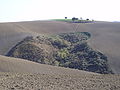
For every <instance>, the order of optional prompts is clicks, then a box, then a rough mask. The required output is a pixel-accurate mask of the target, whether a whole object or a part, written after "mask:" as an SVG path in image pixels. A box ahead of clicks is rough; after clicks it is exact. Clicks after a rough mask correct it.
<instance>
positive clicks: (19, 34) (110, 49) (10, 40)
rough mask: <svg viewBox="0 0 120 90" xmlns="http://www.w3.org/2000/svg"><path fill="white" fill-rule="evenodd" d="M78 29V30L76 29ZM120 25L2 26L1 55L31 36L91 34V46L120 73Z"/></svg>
mask: <svg viewBox="0 0 120 90" xmlns="http://www.w3.org/2000/svg"><path fill="white" fill-rule="evenodd" d="M76 28H77V29H76ZM119 28H120V23H113V22H95V23H87V24H71V23H66V22H59V21H31V22H17V23H16V22H14V23H1V24H0V54H2V55H3V54H6V53H7V51H8V50H9V49H10V48H11V47H13V46H14V45H15V44H17V43H18V41H21V40H22V39H23V38H25V37H26V36H28V35H31V34H54V33H63V32H71V31H81V32H90V33H91V34H92V37H91V40H90V44H91V46H92V47H93V48H95V49H98V50H100V51H102V52H103V53H104V54H105V55H107V57H108V60H109V64H110V66H111V67H112V69H113V70H114V72H116V73H120V59H119V56H120V48H119V46H120V39H119V38H120V35H119V34H120V30H119Z"/></svg>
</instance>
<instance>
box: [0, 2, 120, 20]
mask: <svg viewBox="0 0 120 90" xmlns="http://www.w3.org/2000/svg"><path fill="white" fill-rule="evenodd" d="M119 9H120V0H0V22H8V21H28V20H44V19H56V18H64V17H68V18H72V17H78V18H80V17H83V19H86V18H89V19H94V20H101V21H120V10H119Z"/></svg>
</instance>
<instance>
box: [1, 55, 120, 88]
mask: <svg viewBox="0 0 120 90" xmlns="http://www.w3.org/2000/svg"><path fill="white" fill-rule="evenodd" d="M0 89H1V90H41V89H42V90H71V89H72V90H90V89H91V90H110V89H111V90H119V89H120V76H119V75H108V74H107V75H100V74H97V73H91V72H86V71H80V70H74V69H69V68H68V69H67V68H63V67H62V68H60V67H56V66H50V65H43V64H37V63H34V62H31V61H27V60H21V59H18V58H11V57H5V56H0Z"/></svg>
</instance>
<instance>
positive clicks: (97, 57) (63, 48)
mask: <svg viewBox="0 0 120 90" xmlns="http://www.w3.org/2000/svg"><path fill="white" fill-rule="evenodd" d="M90 37H91V34H90V33H88V32H71V33H61V34H57V35H51V36H36V37H35V36H34V37H33V36H31V37H26V38H25V39H24V40H23V41H21V42H19V43H18V44H17V45H16V46H14V47H13V48H12V49H11V50H10V51H9V52H8V54H7V56H12V57H17V58H23V59H27V60H30V61H34V62H38V63H42V64H49V65H55V66H61V67H69V68H75V69H79V70H85V71H91V72H96V73H101V74H108V73H113V72H112V70H111V69H110V67H109V65H108V63H107V61H108V60H107V57H106V56H105V55H104V54H102V53H101V52H99V51H96V50H94V49H92V48H91V47H90V46H89V45H88V44H87V40H88V39H90Z"/></svg>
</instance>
